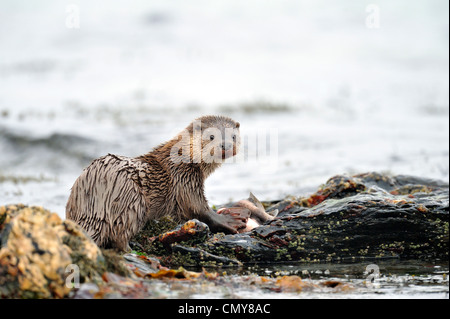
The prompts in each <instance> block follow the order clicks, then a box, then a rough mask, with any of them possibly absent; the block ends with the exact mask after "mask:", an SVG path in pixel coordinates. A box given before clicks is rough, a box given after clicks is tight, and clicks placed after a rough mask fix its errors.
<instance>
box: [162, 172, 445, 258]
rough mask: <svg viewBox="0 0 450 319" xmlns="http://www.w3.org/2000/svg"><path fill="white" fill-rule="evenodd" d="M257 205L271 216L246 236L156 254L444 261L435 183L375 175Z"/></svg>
mask: <svg viewBox="0 0 450 319" xmlns="http://www.w3.org/2000/svg"><path fill="white" fill-rule="evenodd" d="M263 204H264V206H265V208H266V211H267V213H269V214H270V213H271V212H272V211H274V210H278V211H279V213H278V216H277V217H276V218H274V219H273V220H270V221H268V222H266V223H265V224H263V225H261V226H259V227H256V228H254V229H253V230H252V231H250V232H245V233H242V234H234V235H221V236H220V235H217V234H215V235H211V234H210V235H209V236H208V237H206V239H205V240H204V241H203V242H201V241H198V240H197V242H195V243H193V242H183V243H177V249H176V252H174V251H167V250H166V251H165V252H164V251H160V253H162V254H164V255H165V257H164V260H165V261H172V262H174V264H177V262H180V261H182V260H183V259H180V258H179V257H180V252H183V254H186V253H187V252H189V253H190V254H191V255H195V254H197V255H199V256H214V258H216V259H217V257H220V256H222V257H226V258H227V264H238V262H239V261H240V262H244V263H271V262H291V261H292V262H319V261H328V262H329V261H345V260H348V261H352V260H356V259H364V258H413V259H441V260H448V238H449V231H448V223H449V186H448V184H447V183H444V182H441V181H436V180H431V179H427V178H420V177H414V176H403V175H399V176H389V175H386V174H380V173H366V174H359V175H355V176H343V175H338V176H334V177H332V178H330V179H329V180H328V181H327V183H326V184H324V185H322V186H321V187H320V188H319V189H318V191H317V192H315V193H314V194H311V195H310V196H307V197H294V196H289V197H286V198H285V199H283V200H281V201H279V202H271V203H270V204H268V203H263ZM170 234H171V233H170V232H169V233H168V234H167V235H170ZM167 235H161V236H160V238H164V237H165V236H167ZM172 244H173V242H172ZM183 247H184V248H183ZM176 253H177V254H176ZM208 253H209V254H208ZM167 255H169V256H167ZM228 261H232V262H231V263H230V262H228ZM192 262H194V263H195V262H197V265H204V263H205V258H203V259H202V258H198V257H196V258H190V259H189V264H191V263H192ZM216 264H217V263H216Z"/></svg>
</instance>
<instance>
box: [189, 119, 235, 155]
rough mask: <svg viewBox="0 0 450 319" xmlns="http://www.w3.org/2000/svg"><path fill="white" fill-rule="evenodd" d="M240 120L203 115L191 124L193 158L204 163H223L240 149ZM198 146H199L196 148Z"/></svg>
mask: <svg viewBox="0 0 450 319" xmlns="http://www.w3.org/2000/svg"><path fill="white" fill-rule="evenodd" d="M239 127H240V124H239V122H235V121H233V120H232V119H231V118H229V117H226V116H214V115H208V116H202V117H199V118H198V119H196V120H194V121H193V122H192V124H191V125H190V128H191V132H190V133H191V141H192V143H191V144H192V145H193V152H192V154H193V159H194V161H195V160H196V161H197V162H198V161H199V160H201V162H202V163H222V162H223V161H224V160H225V159H227V158H230V157H233V156H235V155H236V154H237V152H238V151H239V146H240V143H241V138H240V134H239ZM196 146H197V148H196Z"/></svg>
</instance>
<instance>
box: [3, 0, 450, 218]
mask: <svg viewBox="0 0 450 319" xmlns="http://www.w3.org/2000/svg"><path fill="white" fill-rule="evenodd" d="M448 6H449V3H448V1H443V0H428V1H423V0H408V1H407V0H396V1H390V0H370V1H364V0H360V1H332V0H303V1H298V0H295V1H294V0H292V1H291V0H280V1H273V0H257V1H256V0H247V1H237V0H215V1H210V0H209V1H208V0H193V1H183V0H151V1H148V0H142V1H112V0H108V1H75V0H74V1H44V0H39V1H18V0H1V1H0V204H9V203H18V202H21V203H25V204H30V205H42V206H44V207H46V208H49V209H51V210H53V211H55V212H57V213H58V214H59V215H60V216H62V217H63V216H64V214H65V213H64V211H65V209H64V207H65V203H66V201H67V198H68V196H69V192H70V188H71V186H72V184H73V182H74V181H75V179H76V178H77V177H78V176H79V174H80V173H81V171H82V169H83V168H84V167H86V166H87V165H89V163H90V162H91V161H92V160H93V159H94V158H97V157H99V156H102V155H105V154H107V153H114V154H119V155H126V156H137V155H140V154H143V153H146V152H148V151H149V150H151V149H152V148H153V147H154V146H156V145H158V144H160V143H161V142H164V141H166V140H168V139H169V138H171V137H173V135H174V134H175V133H177V132H179V131H180V130H182V129H183V128H184V127H185V126H186V125H187V124H188V123H189V122H190V121H191V120H193V119H194V118H196V117H198V116H201V115H205V114H224V115H228V116H231V117H232V118H234V119H235V120H237V121H239V122H240V123H241V133H242V135H243V136H244V143H243V152H244V154H245V152H246V150H247V149H248V148H251V142H250V140H251V139H250V140H247V139H246V138H245V137H246V136H249V135H251V134H254V133H255V132H260V133H258V134H264V132H269V131H270V130H272V131H271V132H275V133H276V137H277V141H276V144H277V145H276V146H277V152H276V154H275V153H273V151H272V154H262V156H260V157H261V158H260V157H258V158H253V159H248V160H245V161H239V162H238V163H230V164H226V165H224V166H223V167H222V168H221V169H219V170H218V171H217V172H215V173H214V174H213V175H212V176H211V177H210V178H209V179H208V181H207V184H206V195H207V197H208V199H209V200H210V204H211V205H212V204H223V203H225V202H228V201H229V200H231V199H232V200H238V199H241V198H246V197H247V196H248V192H249V191H252V192H253V193H254V194H255V195H256V196H257V197H258V198H259V199H260V200H272V199H279V198H281V197H283V196H285V195H287V194H293V195H305V194H307V193H310V192H313V191H314V190H316V189H317V187H318V186H319V185H320V184H323V183H325V182H326V181H327V179H328V178H330V177H332V176H333V175H336V174H343V173H345V174H355V173H362V172H367V171H379V172H387V173H391V174H408V175H417V176H424V177H429V178H436V179H441V180H444V181H447V182H448V180H449V74H448V73H449V62H448V61H449V60H448V59H449V43H448V38H449V25H448V21H449V17H448V12H449V8H448ZM261 132H262V133H261ZM267 134H269V133H267ZM264 155H265V156H264ZM264 157H265V159H266V160H265V161H264V160H262V159H263V158H264ZM267 159H269V161H267ZM269 166H270V169H269Z"/></svg>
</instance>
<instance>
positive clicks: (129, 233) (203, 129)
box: [66, 115, 250, 251]
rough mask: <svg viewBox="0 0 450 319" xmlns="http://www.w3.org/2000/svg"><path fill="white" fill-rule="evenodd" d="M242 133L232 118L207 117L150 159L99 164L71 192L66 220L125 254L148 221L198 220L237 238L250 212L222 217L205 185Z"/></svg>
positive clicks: (159, 148) (109, 157) (117, 158)
mask: <svg viewBox="0 0 450 319" xmlns="http://www.w3.org/2000/svg"><path fill="white" fill-rule="evenodd" d="M239 127H240V124H239V122H235V121H234V120H232V119H231V118H229V117H225V116H214V115H208V116H202V117H200V118H197V119H196V120H194V121H193V122H191V123H190V124H189V125H188V126H187V127H186V129H184V130H183V131H182V132H181V133H179V134H177V135H176V136H175V137H174V138H173V139H171V140H169V141H168V142H166V143H163V144H161V145H159V146H157V147H155V148H154V149H153V150H152V151H150V152H149V153H147V154H144V155H141V156H138V157H125V156H118V155H113V154H108V155H106V156H103V157H100V158H98V159H96V160H94V161H93V162H92V163H91V164H90V165H89V166H88V167H87V168H85V169H84V170H83V172H82V174H81V175H80V176H79V177H78V178H77V180H76V181H75V183H74V185H73V187H72V189H71V193H70V196H69V199H68V202H67V205H66V218H67V219H71V220H73V221H75V222H76V223H77V224H79V225H80V226H81V227H82V228H83V229H84V230H85V231H86V232H87V233H88V234H89V235H90V236H91V237H92V239H93V240H94V241H95V242H96V244H97V245H98V246H100V247H110V248H116V249H118V250H124V251H126V250H129V245H128V244H129V241H130V239H131V238H132V237H133V236H134V235H135V234H136V233H137V232H138V231H139V230H140V229H141V228H142V227H143V226H144V225H145V223H146V222H147V221H148V220H149V219H158V218H160V217H163V216H172V217H173V218H174V219H175V220H176V221H178V222H181V221H185V220H189V219H193V218H196V219H198V220H200V221H202V222H204V223H206V224H207V225H208V226H209V228H210V229H211V231H213V232H225V233H231V234H234V233H238V232H239V230H240V229H243V228H245V227H246V223H247V220H248V218H249V216H250V211H249V210H245V209H244V210H239V211H237V212H235V213H230V214H217V213H216V212H215V211H214V210H212V209H211V207H209V205H208V202H207V200H206V197H205V194H204V182H205V179H206V178H207V177H208V176H209V175H211V173H212V172H214V170H216V169H217V168H218V167H220V166H221V164H222V163H223V161H224V160H225V159H227V158H230V157H233V156H235V155H236V154H237V152H238V150H239V145H240V133H239Z"/></svg>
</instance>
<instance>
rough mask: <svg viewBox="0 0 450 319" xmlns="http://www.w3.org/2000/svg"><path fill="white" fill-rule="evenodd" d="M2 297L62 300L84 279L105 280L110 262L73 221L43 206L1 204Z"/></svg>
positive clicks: (0, 268)
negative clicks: (73, 275) (64, 218)
mask: <svg viewBox="0 0 450 319" xmlns="http://www.w3.org/2000/svg"><path fill="white" fill-rule="evenodd" d="M0 221H1V223H0V238H1V249H0V297H6V298H63V297H66V296H67V295H68V294H69V293H70V291H71V289H72V287H73V282H72V281H71V280H72V277H70V276H69V275H70V274H71V273H72V269H74V268H73V267H68V266H70V265H74V267H75V268H76V269H77V274H76V276H77V280H78V282H79V283H84V282H90V281H94V282H95V281H97V282H101V281H102V274H103V273H104V272H105V271H107V269H108V263H107V261H106V260H105V258H104V256H103V254H102V251H101V250H100V248H99V247H98V246H97V245H96V244H95V243H94V242H93V241H92V239H91V238H90V237H89V236H87V235H86V234H85V232H84V231H83V230H82V229H81V228H80V227H79V226H78V225H76V224H75V223H74V222H72V221H70V220H65V221H63V220H61V218H60V217H59V216H58V215H57V214H55V213H51V212H49V211H48V210H45V209H43V208H42V207H35V206H31V207H28V206H25V205H9V206H1V207H0Z"/></svg>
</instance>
